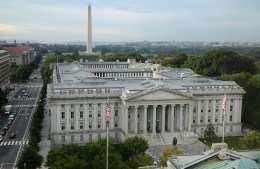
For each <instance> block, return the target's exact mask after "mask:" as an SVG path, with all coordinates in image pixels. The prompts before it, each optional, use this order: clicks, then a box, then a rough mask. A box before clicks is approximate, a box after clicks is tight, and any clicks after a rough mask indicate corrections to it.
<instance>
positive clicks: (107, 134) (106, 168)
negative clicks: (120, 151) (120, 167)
mask: <svg viewBox="0 0 260 169" xmlns="http://www.w3.org/2000/svg"><path fill="white" fill-rule="evenodd" d="M106 126H107V157H106V169H108V144H109V140H108V121H107V122H106Z"/></svg>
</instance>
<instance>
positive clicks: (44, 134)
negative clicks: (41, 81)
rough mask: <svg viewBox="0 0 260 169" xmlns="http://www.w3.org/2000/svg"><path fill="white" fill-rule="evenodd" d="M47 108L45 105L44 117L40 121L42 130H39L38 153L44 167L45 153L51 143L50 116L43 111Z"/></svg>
mask: <svg viewBox="0 0 260 169" xmlns="http://www.w3.org/2000/svg"><path fill="white" fill-rule="evenodd" d="M47 110H48V109H47V108H46V107H45V111H44V119H43V121H42V131H41V142H40V143H39V148H40V151H39V154H40V155H41V156H42V157H43V164H42V168H45V167H44V164H45V161H46V158H47V154H48V152H49V151H50V149H51V143H50V137H49V135H50V123H51V122H50V116H49V113H48V112H47V113H45V112H46V111H47Z"/></svg>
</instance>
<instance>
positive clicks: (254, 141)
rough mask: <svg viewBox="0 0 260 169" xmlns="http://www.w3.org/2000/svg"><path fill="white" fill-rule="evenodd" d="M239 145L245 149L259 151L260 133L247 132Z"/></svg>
mask: <svg viewBox="0 0 260 169" xmlns="http://www.w3.org/2000/svg"><path fill="white" fill-rule="evenodd" d="M240 141H241V144H242V146H244V147H245V148H247V149H259V148H260V132H258V131H256V130H253V131H250V132H248V133H247V134H246V135H245V136H244V137H243V138H241V140H240Z"/></svg>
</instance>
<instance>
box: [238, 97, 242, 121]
mask: <svg viewBox="0 0 260 169" xmlns="http://www.w3.org/2000/svg"><path fill="white" fill-rule="evenodd" d="M238 102H239V104H238V112H237V119H238V120H237V122H239V123H240V122H241V114H242V98H239V99H238Z"/></svg>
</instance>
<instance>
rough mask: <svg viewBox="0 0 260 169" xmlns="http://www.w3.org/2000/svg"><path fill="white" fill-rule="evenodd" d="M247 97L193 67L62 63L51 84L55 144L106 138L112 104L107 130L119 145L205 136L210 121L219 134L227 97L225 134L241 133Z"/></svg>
mask: <svg viewBox="0 0 260 169" xmlns="http://www.w3.org/2000/svg"><path fill="white" fill-rule="evenodd" d="M244 93H245V92H244V90H243V89H242V88H241V87H240V86H238V85H237V84H236V83H235V82H233V81H220V80H214V79H209V78H205V77H201V76H199V75H196V74H194V72H193V71H192V70H190V69H169V68H162V67H161V68H159V67H158V65H152V64H148V63H145V64H144V63H143V64H142V63H136V64H133V65H132V64H128V63H126V62H95V63H92V62H87V63H86V62H83V63H71V64H68V63H61V64H58V65H54V67H53V83H52V84H50V85H48V104H49V106H50V111H51V140H52V144H53V146H58V145H60V144H65V143H86V142H89V141H94V140H96V139H99V138H104V137H105V136H106V121H105V115H106V108H107V106H108V105H110V107H111V110H112V111H111V113H110V121H109V132H110V136H111V137H113V138H114V139H115V141H121V140H123V139H124V138H125V137H127V136H129V135H137V134H139V135H142V136H144V137H146V138H147V139H148V141H149V143H151V144H155V142H153V143H152V139H157V138H158V139H159V140H160V139H161V140H162V143H168V142H169V140H170V141H172V136H178V135H179V136H180V138H182V139H183V141H185V139H186V136H195V135H199V136H203V133H204V130H205V128H206V126H207V125H208V123H210V122H212V123H213V125H214V127H215V130H216V133H217V135H221V133H222V119H223V116H224V113H223V110H222V108H221V104H222V99H223V96H224V94H226V95H227V106H226V118H225V119H226V121H225V125H226V127H225V133H226V135H241V109H242V97H243V94H244ZM194 133H196V134H194ZM156 143H157V144H160V143H159V142H156Z"/></svg>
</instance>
